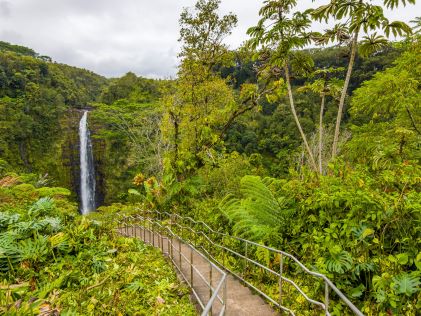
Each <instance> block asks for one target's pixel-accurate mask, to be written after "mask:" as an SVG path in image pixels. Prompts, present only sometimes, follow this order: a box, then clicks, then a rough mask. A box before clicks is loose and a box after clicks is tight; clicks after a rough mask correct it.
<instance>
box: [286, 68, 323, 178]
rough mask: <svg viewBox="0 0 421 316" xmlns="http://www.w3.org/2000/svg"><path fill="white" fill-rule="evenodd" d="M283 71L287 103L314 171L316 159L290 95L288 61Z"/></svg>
mask: <svg viewBox="0 0 421 316" xmlns="http://www.w3.org/2000/svg"><path fill="white" fill-rule="evenodd" d="M284 71H285V81H286V84H287V89H288V97H289V104H290V106H291V112H292V115H293V116H294V120H295V123H296V124H297V127H298V130H299V131H300V134H301V138H302V139H303V142H304V146H305V148H306V151H307V154H308V157H309V159H310V164H311V167H312V168H313V169H314V171H316V170H317V165H316V161H315V160H314V156H313V153H312V152H311V149H310V146H309V145H308V142H307V137H306V135H305V134H304V131H303V129H302V127H301V124H300V121H299V119H298V116H297V112H296V111H295V105H294V98H293V96H292V88H291V82H290V78H289V69H288V63H285V66H284Z"/></svg>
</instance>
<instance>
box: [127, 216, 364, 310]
mask: <svg viewBox="0 0 421 316" xmlns="http://www.w3.org/2000/svg"><path fill="white" fill-rule="evenodd" d="M138 211H139V215H135V216H130V217H124V216H123V219H124V221H125V222H126V224H129V225H134V223H136V222H137V225H138V224H139V223H141V225H142V226H143V227H144V228H145V230H146V228H147V227H146V224H147V223H151V224H152V227H153V225H155V224H156V225H158V226H159V227H160V228H161V229H164V230H166V231H168V232H169V234H171V235H173V236H177V238H180V240H182V241H183V242H184V243H186V244H187V245H189V246H191V247H192V248H193V249H195V250H196V251H198V250H201V251H202V252H203V253H205V256H204V255H202V254H201V255H202V256H204V257H207V258H208V259H210V260H211V261H213V262H214V263H218V264H219V265H220V266H222V267H223V269H224V270H226V271H229V272H230V273H231V274H233V275H234V276H235V277H237V278H238V279H239V280H241V281H242V282H243V283H244V284H245V285H247V286H248V287H250V288H252V289H253V290H255V291H256V292H257V293H258V294H259V295H261V296H262V297H263V298H265V299H266V300H267V301H268V302H270V303H271V304H273V305H274V306H276V307H277V308H279V309H280V310H281V311H284V312H287V313H289V314H290V315H295V313H294V311H293V310H292V309H290V308H288V307H286V306H285V304H284V299H285V298H287V297H288V296H289V295H288V294H290V293H289V292H290V291H285V288H286V287H287V286H288V290H291V289H295V290H296V291H297V292H298V293H299V295H301V297H302V298H304V301H305V302H307V303H309V304H310V305H313V306H314V307H315V308H318V309H320V310H322V311H324V314H325V315H330V312H329V310H330V298H331V294H330V293H331V291H333V293H335V295H337V297H338V298H339V300H340V301H342V303H343V305H345V306H346V307H347V308H349V310H350V311H352V312H353V313H354V314H355V315H359V316H363V313H362V312H361V311H360V310H359V309H358V308H357V307H356V306H355V305H354V304H353V303H352V302H351V301H350V300H349V299H348V298H347V297H346V296H345V295H344V294H343V293H342V292H341V291H340V290H339V289H338V288H337V287H336V286H335V285H334V284H333V283H332V281H330V280H329V279H328V278H327V277H326V276H325V275H323V274H321V273H318V272H314V271H311V270H310V269H308V268H307V267H306V266H305V265H304V264H303V263H301V262H300V261H299V260H298V259H297V258H296V257H294V256H293V255H291V254H289V253H287V252H284V251H281V250H278V249H274V248H271V247H268V246H265V245H262V244H258V243H256V242H253V241H250V240H246V239H243V238H239V237H235V236H231V235H228V234H225V233H221V232H218V231H215V230H214V229H212V228H211V227H209V226H208V225H207V224H206V223H204V222H202V221H196V220H194V219H193V218H191V217H184V216H181V215H178V214H171V213H169V212H159V211H149V210H140V209H139V210H138ZM140 214H141V215H140ZM126 227H127V226H126ZM217 249H219V250H220V252H218V251H217ZM198 252H199V253H200V251H198ZM221 252H222V253H223V254H222V255H221ZM262 252H263V253H265V254H266V255H267V256H269V257H271V258H275V259H277V260H272V261H276V264H277V267H278V269H276V270H275V268H274V265H273V264H272V265H267V264H264V263H262V262H261V261H259V260H258V259H257V258H256V254H257V253H262ZM232 258H234V259H235V264H237V265H240V268H241V269H242V272H241V273H240V272H238V269H234V268H232V267H231V266H230V264H229V262H228V261H230V260H231V259H232ZM286 260H289V261H290V262H291V263H293V264H295V265H296V267H298V268H300V269H301V270H302V272H304V273H306V274H308V275H309V276H311V277H314V278H316V279H317V280H320V281H321V282H323V286H324V295H323V299H320V298H319V299H315V298H310V297H309V296H308V294H306V291H305V290H304V289H303V288H302V286H299V285H298V284H297V283H296V282H294V281H293V280H291V279H290V278H288V277H286V273H285V272H286V270H287V267H288V270H290V268H289V266H286V264H285V261H286ZM252 267H254V268H255V269H258V270H259V271H260V272H261V274H268V275H269V277H268V278H267V279H268V280H269V281H271V280H272V282H273V280H274V279H276V281H277V284H278V291H277V297H274V294H273V292H271V291H269V290H267V289H265V288H262V287H261V286H259V285H261V284H260V283H259V282H253V281H252V280H250V278H246V275H247V271H251V269H252ZM312 282H314V281H312ZM312 285H313V286H315V284H314V283H312ZM270 292H271V293H270ZM285 292H288V293H285ZM215 297H216V298H218V294H217V293H216V295H215ZM312 309H314V308H312ZM342 314H346V311H342ZM202 315H203V314H202Z"/></svg>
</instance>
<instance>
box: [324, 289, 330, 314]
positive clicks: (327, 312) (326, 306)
mask: <svg viewBox="0 0 421 316" xmlns="http://www.w3.org/2000/svg"><path fill="white" fill-rule="evenodd" d="M325 312H326V315H329V285H328V284H327V282H326V281H325Z"/></svg>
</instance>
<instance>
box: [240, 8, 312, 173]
mask: <svg viewBox="0 0 421 316" xmlns="http://www.w3.org/2000/svg"><path fill="white" fill-rule="evenodd" d="M296 4H297V1H295V0H266V1H265V2H264V5H263V7H262V8H261V9H260V11H259V15H260V16H261V19H260V20H259V22H258V24H257V26H255V27H251V28H249V30H248V32H247V33H248V34H249V35H250V36H251V40H250V45H251V47H253V48H258V47H260V48H261V49H260V52H259V54H258V57H259V58H260V60H259V62H260V64H261V71H260V74H261V75H263V76H268V74H269V75H274V76H275V77H276V76H279V75H280V74H281V73H282V71H283V77H284V80H282V79H279V80H278V81H277V84H278V86H279V90H278V91H277V94H278V95H279V94H280V91H282V89H283V88H284V86H285V85H286V91H287V94H288V99H289V104H290V108H291V113H292V115H293V117H294V121H295V124H296V125H297V128H298V131H299V132H300V135H301V138H302V140H303V143H304V147H305V149H306V152H307V155H308V159H309V161H310V165H311V167H312V168H313V169H314V170H317V165H316V161H315V159H314V156H313V153H312V151H311V149H310V146H309V144H308V141H307V137H306V135H305V133H304V131H303V128H302V126H301V123H300V120H299V118H298V115H297V111H296V108H295V103H294V96H293V92H292V87H291V73H290V68H291V70H292V71H295V72H296V73H297V74H304V73H308V72H310V71H311V69H312V67H313V61H312V60H311V59H310V58H309V57H308V55H306V54H303V53H301V52H296V51H295V50H296V49H299V48H303V47H305V46H306V45H307V44H308V43H309V42H310V39H311V34H310V33H307V32H306V30H307V29H308V28H309V27H310V23H311V21H310V19H309V17H308V15H307V14H306V13H302V12H294V13H292V12H291V11H292V10H293V8H294V7H295V6H296Z"/></svg>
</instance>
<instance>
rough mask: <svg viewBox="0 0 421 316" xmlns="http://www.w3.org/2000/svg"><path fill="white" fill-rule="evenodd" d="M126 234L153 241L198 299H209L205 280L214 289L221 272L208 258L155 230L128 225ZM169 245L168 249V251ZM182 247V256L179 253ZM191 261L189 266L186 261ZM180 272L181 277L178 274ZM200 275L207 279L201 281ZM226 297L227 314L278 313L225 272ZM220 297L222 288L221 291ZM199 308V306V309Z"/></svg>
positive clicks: (263, 315) (217, 306)
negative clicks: (189, 285)
mask: <svg viewBox="0 0 421 316" xmlns="http://www.w3.org/2000/svg"><path fill="white" fill-rule="evenodd" d="M120 232H121V233H122V234H124V233H125V231H124V229H121V230H120ZM128 235H129V236H131V237H136V238H139V239H141V240H143V241H144V242H146V243H149V244H152V245H153V246H155V247H157V248H160V249H161V250H162V251H163V253H164V254H167V255H168V254H170V255H171V256H170V257H171V258H172V260H173V263H174V264H175V266H176V267H178V268H179V271H178V274H179V277H180V278H182V279H183V280H184V279H187V281H188V283H189V284H191V283H193V286H192V290H193V291H194V293H196V295H197V296H199V297H200V300H201V301H202V302H204V305H206V303H207V302H208V301H209V298H210V295H211V293H210V290H209V286H207V285H206V282H207V283H209V281H210V280H211V284H212V287H213V288H215V287H216V286H217V285H218V283H219V281H220V280H221V276H222V275H221V273H220V272H218V270H217V269H215V268H212V266H211V265H210V264H209V262H208V261H206V260H205V259H204V258H203V257H202V256H201V255H200V254H198V253H196V252H195V251H192V250H191V248H190V247H189V246H188V245H186V244H184V243H181V244H180V243H179V242H178V240H175V239H174V240H173V241H172V247H170V242H169V240H168V238H167V237H164V236H161V235H159V234H158V233H152V232H150V231H148V230H146V231H144V230H143V229H141V228H133V229H132V228H129V229H128ZM169 248H172V249H170V251H169ZM179 250H181V251H180V252H181V255H180V253H179ZM190 261H192V262H193V267H194V268H191V266H190V264H189V262H190ZM180 271H181V273H182V274H183V276H184V278H183V276H182V275H181V274H180ZM201 276H202V277H203V278H204V279H205V280H206V281H204V280H203V279H202V278H201ZM226 294H227V298H226V305H227V306H226V312H225V315H228V316H253V315H258V316H272V315H273V316H275V315H279V314H278V313H276V312H275V311H274V310H273V309H272V308H271V307H270V306H269V305H268V304H267V303H266V302H265V301H264V300H263V299H262V298H261V297H260V296H258V295H255V294H253V293H252V291H251V290H250V289H249V288H248V287H246V286H244V285H243V284H242V283H241V282H240V281H238V280H237V279H236V278H235V277H233V276H232V275H230V274H228V275H227V292H226ZM221 297H223V291H221ZM221 308H222V304H221V302H220V301H219V300H216V301H215V303H214V304H213V309H212V314H213V315H219V312H220V311H221ZM200 310H201V309H200Z"/></svg>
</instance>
